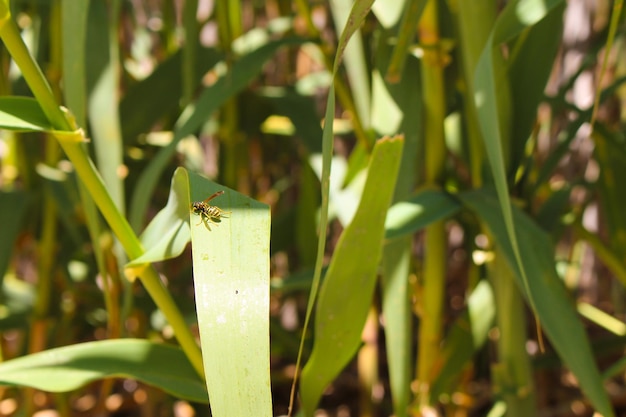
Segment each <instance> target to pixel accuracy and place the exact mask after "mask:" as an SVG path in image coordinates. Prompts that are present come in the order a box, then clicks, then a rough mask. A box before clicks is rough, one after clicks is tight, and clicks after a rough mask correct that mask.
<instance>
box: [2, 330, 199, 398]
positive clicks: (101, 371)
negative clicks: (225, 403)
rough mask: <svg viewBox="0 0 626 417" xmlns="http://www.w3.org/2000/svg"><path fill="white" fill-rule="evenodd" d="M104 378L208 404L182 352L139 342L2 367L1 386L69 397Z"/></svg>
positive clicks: (59, 352)
mask: <svg viewBox="0 0 626 417" xmlns="http://www.w3.org/2000/svg"><path fill="white" fill-rule="evenodd" d="M103 378H132V379H136V380H139V381H142V382H145V383H146V384H149V385H152V386H155V387H158V388H160V389H162V390H163V391H165V392H167V393H169V394H172V395H174V396H176V397H179V398H184V399H187V400H190V401H196V402H201V403H206V401H207V395H206V391H205V389H204V383H203V381H202V380H201V379H200V378H199V377H198V374H197V373H196V372H195V371H194V369H193V367H192V366H191V364H190V363H189V361H188V360H187V357H186V356H185V354H184V353H183V351H182V350H180V349H178V348H176V347H172V346H166V345H161V344H156V343H152V342H148V341H146V340H141V339H116V340H103V341H98V342H88V343H80V344H77V345H72V346H65V347H60V348H56V349H50V350H47V351H45V352H40V353H35V354H32V355H28V356H24V357H21V358H18V359H13V360H10V361H7V362H4V363H2V364H0V384H3V385H18V386H26V387H32V388H37V389H40V390H43V391H49V392H67V391H72V390H75V389H78V388H80V387H82V386H84V385H86V384H88V383H90V382H93V381H96V380H99V379H103Z"/></svg>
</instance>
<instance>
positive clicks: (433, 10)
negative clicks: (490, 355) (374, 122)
mask: <svg viewBox="0 0 626 417" xmlns="http://www.w3.org/2000/svg"><path fill="white" fill-rule="evenodd" d="M437 14H438V13H437V2H436V1H434V0H431V1H429V2H428V4H427V5H426V7H425V8H424V11H423V12H422V17H421V20H420V25H419V31H420V43H421V45H422V47H423V50H424V56H423V59H422V89H423V91H424V93H423V94H424V113H425V114H424V124H425V135H424V137H425V138H426V143H425V158H426V159H425V161H424V164H425V171H426V172H425V180H426V184H427V185H436V184H437V183H438V182H439V181H440V180H441V176H442V174H443V168H444V163H445V157H446V147H445V136H444V125H443V122H444V118H445V102H444V99H445V92H444V84H443V68H442V66H443V62H444V61H443V59H442V56H441V50H440V47H439V41H440V39H439V27H438V21H437V19H438V17H437ZM424 243H425V251H426V256H425V257H424V269H423V290H422V291H423V294H422V299H423V300H424V302H423V309H422V317H421V321H420V332H419V341H418V344H419V346H418V360H417V379H418V381H419V386H418V405H419V406H420V407H423V406H428V405H430V404H431V402H432V399H431V398H430V384H431V381H432V379H433V377H434V375H433V365H434V361H435V358H436V357H437V354H438V351H439V346H440V343H441V333H442V323H443V310H444V305H443V295H444V292H445V278H446V259H447V235H446V229H445V222H444V221H439V222H436V223H433V224H431V225H430V226H428V227H427V228H426V230H425V242H424Z"/></svg>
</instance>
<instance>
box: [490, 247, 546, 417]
mask: <svg viewBox="0 0 626 417" xmlns="http://www.w3.org/2000/svg"><path fill="white" fill-rule="evenodd" d="M488 271H489V277H490V282H491V284H492V286H493V290H494V295H495V297H494V298H495V300H496V308H497V311H498V314H497V315H496V321H497V324H498V330H499V337H498V341H497V343H498V363H497V364H496V365H494V368H493V375H494V381H495V385H496V390H497V391H499V392H498V394H499V396H500V397H501V398H503V399H504V401H505V402H506V405H507V407H506V409H507V416H511V417H525V416H532V415H535V412H536V405H535V394H534V392H535V389H534V384H533V377H532V373H531V369H532V364H531V363H530V358H529V356H528V353H527V352H526V339H527V335H526V331H525V329H527V323H526V315H525V312H524V303H523V300H522V295H521V293H520V292H519V290H518V289H517V286H516V285H515V282H514V277H513V271H512V270H511V268H510V267H509V266H508V265H507V263H506V260H505V259H504V255H503V254H502V253H498V251H496V256H495V258H494V260H493V261H492V262H490V263H489V264H488Z"/></svg>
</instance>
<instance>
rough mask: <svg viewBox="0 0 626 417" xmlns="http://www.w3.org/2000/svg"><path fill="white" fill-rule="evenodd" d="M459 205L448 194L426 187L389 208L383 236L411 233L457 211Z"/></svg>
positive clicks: (389, 236)
mask: <svg viewBox="0 0 626 417" xmlns="http://www.w3.org/2000/svg"><path fill="white" fill-rule="evenodd" d="M460 208H461V205H460V204H459V203H458V202H457V201H456V200H455V199H454V198H452V197H451V196H450V195H448V194H446V193H445V192H443V191H439V190H430V189H426V190H423V191H420V192H418V193H417V194H415V195H414V196H412V197H410V198H408V199H406V200H403V201H398V202H397V203H396V204H394V205H393V206H391V208H389V212H388V213H387V220H386V222H385V238H386V239H395V238H399V237H402V236H407V235H412V234H414V233H416V232H418V231H420V230H421V229H423V228H424V227H426V226H428V225H429V224H431V223H434V222H435V221H437V220H443V219H446V218H448V217H450V216H452V215H454V214H455V213H456V212H458V211H459V209H460Z"/></svg>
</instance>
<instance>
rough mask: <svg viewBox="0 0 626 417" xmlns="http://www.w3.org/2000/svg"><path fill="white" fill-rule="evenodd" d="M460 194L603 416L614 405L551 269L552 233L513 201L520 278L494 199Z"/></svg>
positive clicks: (482, 193) (481, 193) (485, 193)
mask: <svg viewBox="0 0 626 417" xmlns="http://www.w3.org/2000/svg"><path fill="white" fill-rule="evenodd" d="M459 198H460V199H461V201H462V202H463V204H464V205H466V206H467V207H468V208H469V209H470V210H472V211H473V212H474V213H475V215H476V216H478V217H479V218H480V220H481V221H482V222H483V223H484V224H485V225H486V227H487V228H488V229H489V231H490V233H491V235H492V236H493V239H494V240H495V242H494V244H495V245H498V247H500V248H501V251H502V253H503V254H504V256H505V257H506V260H507V262H508V263H509V265H510V266H511V268H513V270H514V271H515V272H516V274H515V279H516V280H517V284H518V286H519V288H520V290H521V291H522V293H523V294H524V296H525V297H526V299H527V300H530V299H532V300H534V306H535V309H536V310H535V311H536V314H537V316H538V317H539V321H540V323H541V326H542V328H543V329H544V331H545V332H546V334H547V336H548V337H549V338H550V341H551V342H552V345H553V346H554V348H555V349H556V351H557V352H558V353H559V356H560V357H561V358H562V359H563V361H564V362H565V364H566V365H567V366H568V367H569V369H570V370H571V371H572V372H573V373H574V375H576V378H577V379H578V382H579V383H580V386H581V388H582V390H583V392H584V393H585V394H586V395H587V397H588V398H589V399H590V400H591V402H592V403H593V405H594V407H595V408H596V410H597V411H598V412H599V413H601V414H602V415H604V416H613V415H614V414H613V410H612V407H611V404H610V401H609V399H608V396H607V393H606V391H605V390H604V388H603V386H602V379H601V377H600V374H599V372H598V368H597V367H596V365H595V361H594V357H593V354H592V352H591V348H590V346H589V339H588V338H587V335H586V334H585V331H584V328H583V326H582V324H581V322H580V320H579V318H578V316H577V314H576V310H575V309H574V306H573V304H572V301H571V300H570V298H569V296H568V293H567V290H566V289H565V287H564V285H563V283H562V282H561V281H560V280H559V277H558V276H557V274H556V270H555V269H554V248H553V247H552V243H551V242H550V238H549V237H548V235H546V233H545V232H543V231H542V230H541V229H540V228H539V227H538V226H537V224H536V223H535V222H534V221H533V220H531V219H530V218H529V217H528V216H527V215H526V214H524V213H523V212H522V211H521V210H519V209H517V208H515V207H511V208H510V210H511V214H512V218H511V220H512V221H513V222H514V224H515V225H514V227H515V229H516V230H517V231H518V236H519V240H518V242H519V247H518V250H519V257H520V258H521V260H523V266H524V269H525V271H526V274H527V275H526V276H527V277H528V282H527V283H524V281H523V279H522V274H521V271H520V268H519V266H518V258H517V256H516V254H515V253H514V249H513V245H512V243H511V240H510V238H509V234H508V231H507V227H506V226H505V223H504V219H503V216H502V212H501V209H500V207H499V203H498V200H497V199H496V198H495V196H494V195H493V194H491V193H489V192H488V191H486V190H478V191H471V192H466V193H461V194H460V195H459Z"/></svg>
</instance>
